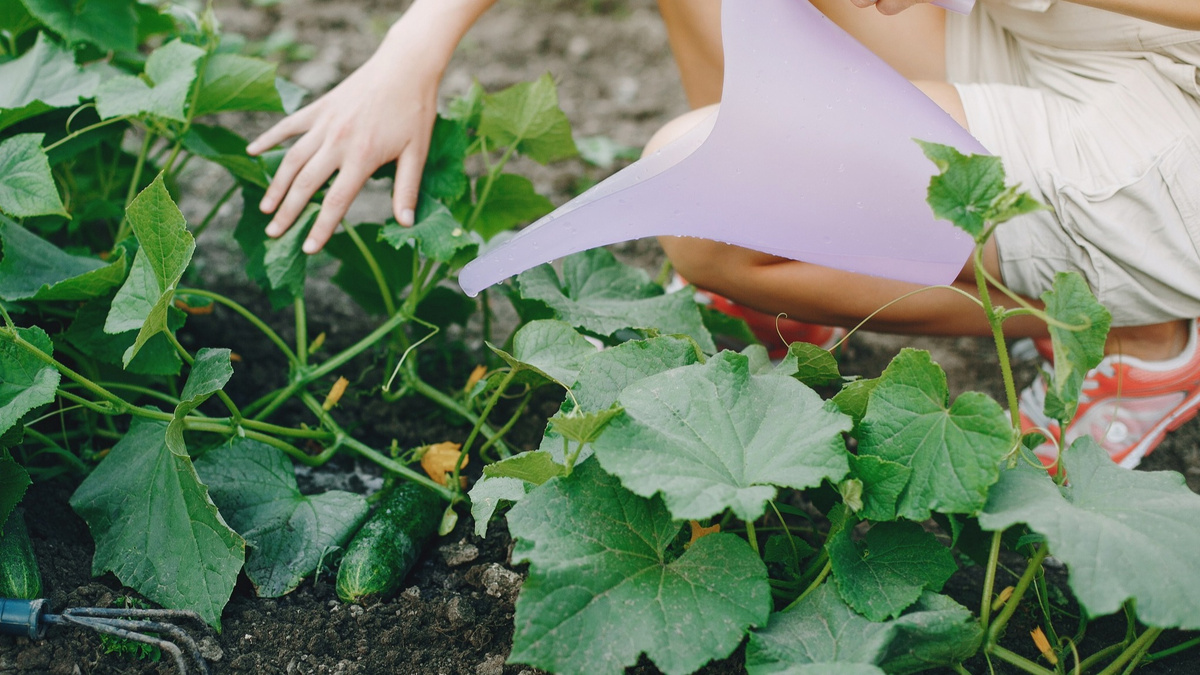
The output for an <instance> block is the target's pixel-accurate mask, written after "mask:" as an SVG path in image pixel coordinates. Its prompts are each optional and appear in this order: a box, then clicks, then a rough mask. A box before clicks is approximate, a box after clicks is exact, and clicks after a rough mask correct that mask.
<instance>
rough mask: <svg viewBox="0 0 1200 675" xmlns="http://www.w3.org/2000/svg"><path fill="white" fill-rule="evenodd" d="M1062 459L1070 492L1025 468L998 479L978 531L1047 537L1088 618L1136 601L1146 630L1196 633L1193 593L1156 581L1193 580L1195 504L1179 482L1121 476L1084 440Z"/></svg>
mask: <svg viewBox="0 0 1200 675" xmlns="http://www.w3.org/2000/svg"><path fill="white" fill-rule="evenodd" d="M1062 454H1063V457H1062V461H1063V466H1064V467H1066V470H1067V472H1068V475H1069V476H1070V484H1069V485H1065V486H1059V485H1056V484H1055V483H1054V481H1053V480H1051V479H1050V477H1049V476H1047V475H1046V473H1045V472H1042V471H1036V470H1032V469H1029V468H1027V467H1024V466H1018V468H1016V469H1013V470H1010V471H1005V472H1004V474H1003V476H1002V478H1001V480H1000V482H999V483H998V484H997V485H996V486H995V487H994V488H993V489H992V491H991V494H990V496H989V499H988V504H987V508H986V509H985V510H984V512H983V513H982V514H980V517H979V523H980V525H982V526H983V527H984V528H985V529H988V530H1000V529H1005V528H1008V527H1011V526H1013V525H1016V524H1018V523H1023V524H1026V525H1028V526H1029V527H1030V529H1032V530H1033V531H1034V532H1037V533H1038V534H1041V535H1043V536H1045V537H1046V541H1047V543H1048V544H1049V546H1050V549H1051V550H1052V551H1053V552H1054V556H1055V557H1056V558H1058V559H1059V560H1062V561H1063V562H1064V563H1066V564H1067V567H1068V569H1069V570H1070V583H1071V590H1072V591H1073V592H1074V593H1075V597H1076V598H1077V599H1078V600H1079V603H1080V604H1081V605H1083V607H1084V608H1086V609H1087V611H1088V613H1089V614H1091V615H1092V616H1103V615H1105V614H1111V613H1113V612H1116V611H1118V610H1119V609H1121V606H1122V604H1123V603H1125V601H1127V600H1133V601H1134V603H1136V606H1137V614H1138V618H1139V619H1141V620H1142V621H1143V622H1145V623H1146V624H1148V625H1151V626H1158V627H1161V628H1184V629H1189V630H1195V629H1200V597H1198V593H1200V590H1198V589H1195V588H1192V587H1191V586H1190V585H1189V584H1173V583H1163V580H1164V579H1188V578H1191V577H1192V576H1193V575H1194V574H1195V569H1196V561H1197V560H1200V496H1197V495H1196V494H1195V493H1193V492H1192V491H1191V490H1189V489H1188V488H1187V484H1186V483H1185V482H1184V480H1183V477H1182V476H1180V475H1178V474H1171V473H1165V472H1155V473H1148V472H1140V471H1128V470H1126V469H1122V468H1121V467H1119V466H1117V465H1115V464H1113V462H1112V460H1110V459H1109V458H1108V454H1107V453H1105V452H1104V451H1103V450H1102V449H1100V447H1099V446H1097V445H1096V443H1095V441H1093V440H1092V439H1091V438H1090V437H1083V438H1080V439H1079V440H1077V441H1075V443H1073V444H1072V445H1071V446H1070V447H1069V448H1067V449H1065V450H1064V451H1063V453H1062ZM1147 570H1153V571H1154V572H1153V574H1147V573H1146V571H1147Z"/></svg>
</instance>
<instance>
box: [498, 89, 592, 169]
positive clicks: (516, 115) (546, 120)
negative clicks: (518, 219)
mask: <svg viewBox="0 0 1200 675" xmlns="http://www.w3.org/2000/svg"><path fill="white" fill-rule="evenodd" d="M479 133H480V134H481V135H483V136H485V137H487V138H490V139H493V141H494V142H495V143H497V144H498V145H500V146H504V147H515V148H516V150H517V152H519V153H521V154H522V155H525V156H526V157H529V158H530V159H532V160H534V161H536V162H539V163H541V164H549V163H550V162H553V161H556V160H560V159H566V158H567V157H573V156H575V155H576V154H577V153H578V150H576V148H575V141H574V139H573V138H572V137H571V123H570V121H568V120H567V116H566V115H565V114H563V112H562V110H560V109H559V107H558V92H557V90H556V89H555V87H554V80H553V79H552V78H551V77H550V75H549V74H548V73H547V74H545V75H542V76H541V77H540V78H538V79H537V81H535V82H522V83H520V84H516V85H513V86H512V87H509V88H508V89H505V90H504V91H502V92H499V93H496V94H488V95H485V96H484V97H483V109H482V113H481V117H480V121H479Z"/></svg>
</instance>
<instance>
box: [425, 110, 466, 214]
mask: <svg viewBox="0 0 1200 675" xmlns="http://www.w3.org/2000/svg"><path fill="white" fill-rule="evenodd" d="M470 145H471V139H470V137H469V136H467V129H466V126H465V125H464V124H463V123H462V122H458V121H456V120H450V119H446V118H444V117H438V118H437V121H436V122H434V124H433V137H432V138H431V139H430V141H429V154H428V155H427V156H426V157H425V169H424V171H422V172H421V192H424V193H425V194H427V195H429V196H430V197H432V198H434V199H437V200H439V201H441V202H443V203H447V204H451V203H454V202H455V201H457V200H458V199H459V198H460V197H462V196H463V195H464V194H466V192H467V187H468V186H469V185H470V181H469V180H468V178H467V172H466V169H465V168H464V167H463V162H464V160H465V159H466V157H467V148H468V147H469V146H470Z"/></svg>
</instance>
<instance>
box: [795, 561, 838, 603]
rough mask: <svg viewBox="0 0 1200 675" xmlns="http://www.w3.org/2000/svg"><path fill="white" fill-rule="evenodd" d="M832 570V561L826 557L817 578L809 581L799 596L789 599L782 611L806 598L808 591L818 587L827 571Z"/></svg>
mask: <svg viewBox="0 0 1200 675" xmlns="http://www.w3.org/2000/svg"><path fill="white" fill-rule="evenodd" d="M832 571H833V561H831V560H829V559H828V558H826V560H825V566H824V567H822V568H821V573H820V574H818V575H817V578H816V579H813V581H812V583H810V584H809V585H808V588H805V589H804V592H803V593H801V594H800V595H799V596H797V597H796V599H795V600H793V601H791V602H790V603H789V604H788V606H787V607H784V608H783V611H785V612H786V611H788V610H789V609H792V608H793V607H795V606H796V605H798V604H800V601H801V600H804V599H805V598H807V597H808V596H809V594H810V593H812V592H813V591H815V590H817V588H819V587H820V586H821V584H822V583H823V582H824V581H825V579H826V578H827V577H828V576H829V573H830V572H832Z"/></svg>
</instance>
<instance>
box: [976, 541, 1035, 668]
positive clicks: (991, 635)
mask: <svg viewBox="0 0 1200 675" xmlns="http://www.w3.org/2000/svg"><path fill="white" fill-rule="evenodd" d="M1049 554H1050V547H1048V546H1046V545H1044V544H1043V545H1042V546H1040V547H1038V550H1037V552H1036V553H1034V554H1033V557H1032V558H1030V559H1029V566H1028V567H1026V568H1025V572H1024V574H1022V575H1021V578H1020V579H1018V580H1017V585H1016V587H1015V588H1014V589H1013V594H1012V597H1011V598H1009V600H1008V602H1007V603H1005V604H1004V609H1002V610H1000V614H999V615H998V616H997V617H996V620H995V621H994V622H993V623H992V625H991V627H990V628H989V629H988V632H987V633H985V635H986V636H987V642H986V644H987V645H988V649H989V650H991V649H992V648H993V647H998V645H996V641H997V640H998V639H999V638H1000V634H1001V633H1003V632H1004V627H1005V626H1007V625H1008V620H1009V619H1011V618H1012V615H1013V612H1015V611H1017V606H1018V605H1020V604H1021V598H1023V597H1025V591H1027V590H1029V584H1031V583H1033V578H1034V577H1035V576H1037V573H1038V571H1039V570H1040V569H1041V567H1042V561H1043V560H1045V559H1046V556H1047V555H1049Z"/></svg>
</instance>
